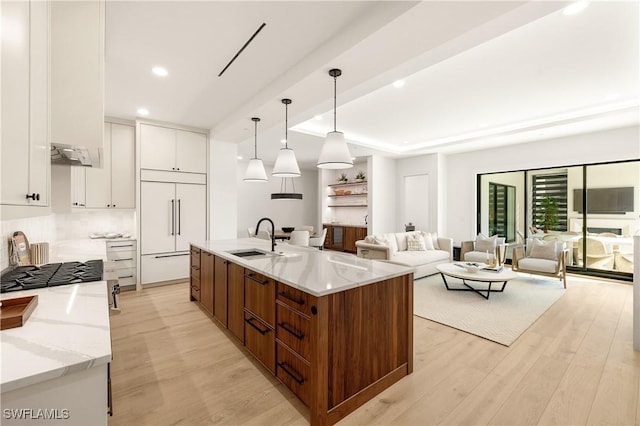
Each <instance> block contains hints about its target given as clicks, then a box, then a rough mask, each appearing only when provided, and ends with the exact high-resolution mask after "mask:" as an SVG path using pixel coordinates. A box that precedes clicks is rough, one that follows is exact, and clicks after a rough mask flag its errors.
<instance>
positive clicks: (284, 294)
mask: <svg viewBox="0 0 640 426" xmlns="http://www.w3.org/2000/svg"><path fill="white" fill-rule="evenodd" d="M278 295H279V296H282V297H284V298H285V299H288V300H291V301H292V302H293V303H295V304H297V305H300V306H302V305H304V300H302V299H296V298H295V297H293V296H289V295H288V294H287V293H285V292H284V291H281V292H279V293H278Z"/></svg>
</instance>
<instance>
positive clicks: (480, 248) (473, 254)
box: [460, 234, 508, 265]
mask: <svg viewBox="0 0 640 426" xmlns="http://www.w3.org/2000/svg"><path fill="white" fill-rule="evenodd" d="M507 246H508V245H507V243H506V242H505V239H504V238H502V237H498V236H497V235H494V236H493V237H485V236H484V235H482V234H478V236H477V237H476V240H475V241H463V242H462V244H461V245H460V260H464V261H466V262H478V263H484V262H485V260H487V257H488V258H489V261H491V262H492V263H494V262H495V263H497V264H498V265H502V264H503V263H504V260H505V257H506V255H507Z"/></svg>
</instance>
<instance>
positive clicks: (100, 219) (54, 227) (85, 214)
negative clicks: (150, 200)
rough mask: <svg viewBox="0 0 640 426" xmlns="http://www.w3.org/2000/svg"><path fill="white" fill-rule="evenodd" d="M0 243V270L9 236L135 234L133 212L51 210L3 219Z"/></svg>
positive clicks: (35, 239) (51, 239)
mask: <svg viewBox="0 0 640 426" xmlns="http://www.w3.org/2000/svg"><path fill="white" fill-rule="evenodd" d="M0 224H1V228H2V241H1V244H0V250H1V251H0V253H1V255H0V270H2V269H5V268H6V267H7V266H9V239H10V238H11V235H12V234H13V233H14V232H15V231H22V232H24V234H25V235H26V236H27V238H28V239H29V242H30V243H37V242H49V243H52V242H55V241H66V240H80V239H86V238H89V234H91V233H94V232H118V233H128V234H131V236H134V237H135V236H136V213H135V211H133V210H126V211H113V210H109V211H104V210H91V211H80V212H73V213H54V214H50V215H48V216H38V217H30V218H24V219H14V220H3V221H1V222H0Z"/></svg>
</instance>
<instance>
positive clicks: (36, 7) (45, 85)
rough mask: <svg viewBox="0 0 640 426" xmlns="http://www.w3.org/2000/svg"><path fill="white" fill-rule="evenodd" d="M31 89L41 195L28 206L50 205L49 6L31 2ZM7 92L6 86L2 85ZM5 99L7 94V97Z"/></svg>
mask: <svg viewBox="0 0 640 426" xmlns="http://www.w3.org/2000/svg"><path fill="white" fill-rule="evenodd" d="M30 32H31V53H30V58H31V76H30V84H31V89H30V91H29V92H30V93H29V98H30V99H29V104H30V111H29V119H30V122H29V150H30V152H29V190H28V193H30V194H34V193H35V194H38V199H37V200H35V201H34V200H30V201H29V203H28V204H30V205H38V206H48V205H49V196H48V194H49V179H50V176H51V151H50V145H49V3H48V2H44V1H32V2H31V30H30ZM2 87H3V90H5V88H6V86H4V85H3V86H2ZM3 96H4V95H3ZM4 123H5V122H4V120H3V125H4Z"/></svg>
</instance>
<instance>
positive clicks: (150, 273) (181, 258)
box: [140, 252, 190, 285]
mask: <svg viewBox="0 0 640 426" xmlns="http://www.w3.org/2000/svg"><path fill="white" fill-rule="evenodd" d="M189 254H190V252H186V253H166V254H154V255H149V256H142V257H141V259H140V269H141V271H140V272H141V274H140V275H141V276H140V283H141V284H143V285H144V284H149V283H157V282H162V281H169V280H180V279H186V278H189V269H190V268H189V260H190V256H189Z"/></svg>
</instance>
